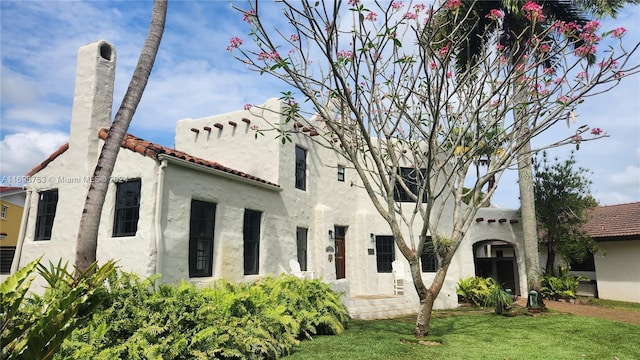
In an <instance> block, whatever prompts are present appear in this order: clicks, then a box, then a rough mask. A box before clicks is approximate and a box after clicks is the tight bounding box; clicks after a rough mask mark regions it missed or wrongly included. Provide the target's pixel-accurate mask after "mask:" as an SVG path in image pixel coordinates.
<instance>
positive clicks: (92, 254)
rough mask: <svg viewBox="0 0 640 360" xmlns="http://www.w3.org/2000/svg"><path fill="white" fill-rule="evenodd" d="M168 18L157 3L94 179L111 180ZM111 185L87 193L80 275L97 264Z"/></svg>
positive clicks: (162, 1)
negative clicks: (103, 214)
mask: <svg viewBox="0 0 640 360" xmlns="http://www.w3.org/2000/svg"><path fill="white" fill-rule="evenodd" d="M166 16H167V0H155V1H154V3H153V13H152V16H151V25H150V27H149V33H148V34H147V39H146V40H145V42H144V46H143V47H142V52H141V53H140V58H139V59H138V64H137V65H136V68H135V70H134V72H133V76H132V77H131V82H130V83H129V87H128V88H127V92H126V94H125V96H124V98H123V100H122V104H121V105H120V108H119V109H118V112H117V113H116V116H115V118H114V120H113V124H112V125H111V128H110V129H109V135H108V136H107V139H106V140H105V142H104V146H103V147H102V150H101V152H100V156H99V158H98V162H97V163H96V167H95V170H94V172H93V176H92V179H109V178H111V175H112V173H113V168H114V165H115V163H116V159H117V157H118V152H119V151H120V146H121V144H122V140H123V139H124V136H125V134H126V132H127V129H128V128H129V124H130V123H131V120H132V119H133V115H134V114H135V112H136V109H137V107H138V104H139V103H140V99H141V98H142V94H143V92H144V89H145V87H146V86H147V82H148V80H149V75H150V74H151V69H152V68H153V64H154V62H155V59H156V55H157V53H158V48H159V47H160V41H161V40H162V34H163V33H164V25H165V20H166ZM96 136H97V135H96ZM108 186H109V181H93V182H92V183H91V185H90V186H89V191H88V192H87V197H86V200H85V204H84V209H83V211H82V217H81V219H80V228H79V230H78V238H77V241H76V259H75V265H76V267H77V269H78V271H80V272H81V271H83V270H84V269H86V268H87V267H88V266H89V265H90V264H91V263H93V262H95V261H96V250H97V246H98V228H99V226H100V217H101V214H102V206H103V204H104V200H105V196H106V194H107V189H108Z"/></svg>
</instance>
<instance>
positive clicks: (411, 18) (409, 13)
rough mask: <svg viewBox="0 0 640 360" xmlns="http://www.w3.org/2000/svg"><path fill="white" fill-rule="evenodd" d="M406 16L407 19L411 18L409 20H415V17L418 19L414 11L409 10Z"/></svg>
mask: <svg viewBox="0 0 640 360" xmlns="http://www.w3.org/2000/svg"><path fill="white" fill-rule="evenodd" d="M404 18H405V19H409V20H413V19H417V18H418V16H417V15H416V14H415V13H412V12H411V11H407V13H406V14H404Z"/></svg>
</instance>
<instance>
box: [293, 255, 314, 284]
mask: <svg viewBox="0 0 640 360" xmlns="http://www.w3.org/2000/svg"><path fill="white" fill-rule="evenodd" d="M289 267H290V268H291V275H293V276H295V277H297V278H300V279H313V271H302V270H301V268H300V263H299V262H298V260H296V259H291V260H289Z"/></svg>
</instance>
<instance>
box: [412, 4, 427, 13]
mask: <svg viewBox="0 0 640 360" xmlns="http://www.w3.org/2000/svg"><path fill="white" fill-rule="evenodd" d="M426 7H427V6H426V5H425V4H415V5H413V10H415V12H416V13H419V12H420V11H424V9H426Z"/></svg>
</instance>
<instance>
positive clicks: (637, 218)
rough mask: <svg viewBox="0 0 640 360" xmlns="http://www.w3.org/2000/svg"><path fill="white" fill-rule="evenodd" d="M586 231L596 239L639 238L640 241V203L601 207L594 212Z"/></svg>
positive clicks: (586, 225)
mask: <svg viewBox="0 0 640 360" xmlns="http://www.w3.org/2000/svg"><path fill="white" fill-rule="evenodd" d="M590 216H591V218H590V219H589V222H587V224H585V230H586V231H587V232H588V233H589V235H591V237H593V238H596V240H597V239H598V238H612V237H624V236H638V238H639V239H640V202H634V203H629V204H620V205H611V206H599V207H597V208H595V209H593V210H592V212H591V214H590Z"/></svg>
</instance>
